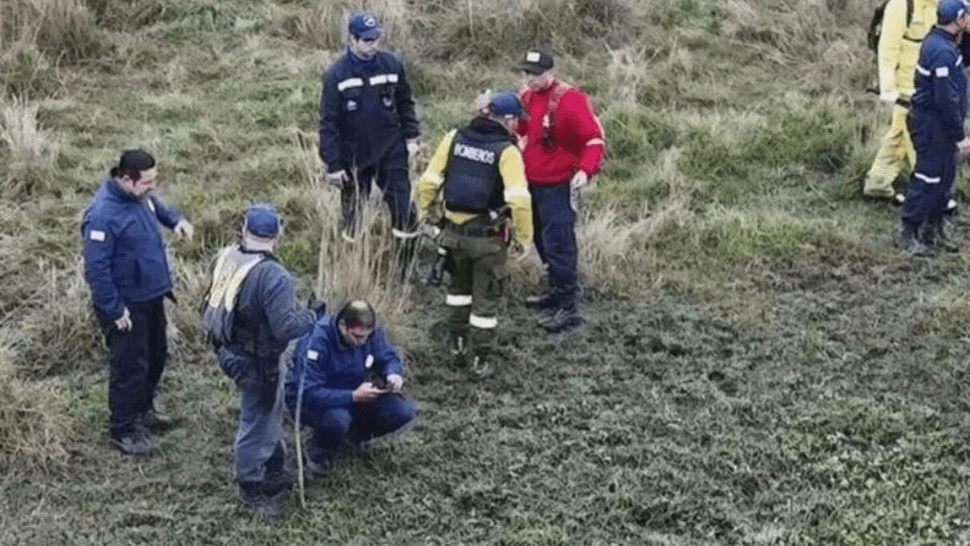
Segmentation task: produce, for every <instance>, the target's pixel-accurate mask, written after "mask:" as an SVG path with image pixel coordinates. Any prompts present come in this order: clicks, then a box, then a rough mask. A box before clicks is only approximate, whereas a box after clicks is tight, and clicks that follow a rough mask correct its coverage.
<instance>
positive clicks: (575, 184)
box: [569, 169, 589, 190]
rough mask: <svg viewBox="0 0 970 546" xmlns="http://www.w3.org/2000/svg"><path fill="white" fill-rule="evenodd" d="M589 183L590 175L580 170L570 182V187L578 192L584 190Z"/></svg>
mask: <svg viewBox="0 0 970 546" xmlns="http://www.w3.org/2000/svg"><path fill="white" fill-rule="evenodd" d="M587 182H589V175H588V174H586V171H584V170H582V169H580V170H578V171H576V174H574V175H573V178H572V180H570V181H569V187H570V188H572V189H574V190H578V189H581V188H584V187H585V186H586V183H587Z"/></svg>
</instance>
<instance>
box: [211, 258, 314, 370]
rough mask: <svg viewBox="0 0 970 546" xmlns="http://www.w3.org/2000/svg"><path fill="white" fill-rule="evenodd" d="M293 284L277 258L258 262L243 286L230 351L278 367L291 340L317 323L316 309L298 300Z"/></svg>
mask: <svg viewBox="0 0 970 546" xmlns="http://www.w3.org/2000/svg"><path fill="white" fill-rule="evenodd" d="M293 285H294V283H293V276H292V275H290V273H289V271H287V270H286V268H284V267H283V266H282V265H281V264H280V263H279V262H277V261H276V260H275V259H273V258H268V259H265V260H263V261H262V262H260V263H258V264H256V265H255V266H254V267H253V269H252V271H250V272H249V274H248V275H246V280H245V282H243V285H242V287H241V288H240V289H239V296H238V297H237V299H236V304H235V306H234V311H233V321H232V339H231V341H230V342H229V343H228V344H226V350H228V351H230V352H232V353H234V354H236V355H239V356H242V357H244V358H247V359H249V360H257V361H265V362H266V363H267V364H268V368H274V369H275V365H276V363H277V361H278V359H279V356H280V354H282V353H283V351H284V350H285V349H286V345H287V343H289V341H290V340H291V339H295V338H297V337H300V336H301V335H303V334H304V333H306V331H307V330H309V329H310V326H311V325H312V324H313V319H314V314H313V311H310V310H309V309H307V308H306V306H304V305H303V304H302V303H300V302H299V301H297V299H296V292H295V290H294V287H293Z"/></svg>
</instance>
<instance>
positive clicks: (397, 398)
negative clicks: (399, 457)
mask: <svg viewBox="0 0 970 546" xmlns="http://www.w3.org/2000/svg"><path fill="white" fill-rule="evenodd" d="M417 413H418V406H417V404H416V403H415V402H414V400H411V399H410V398H408V397H407V396H405V395H403V394H401V393H399V392H388V393H384V394H382V395H380V396H378V397H377V399H376V400H374V401H373V402H369V403H358V402H355V403H354V404H353V405H352V406H351V408H350V409H346V408H331V409H328V410H324V411H322V412H320V413H317V414H307V412H303V417H304V422H305V423H306V424H307V425H309V426H310V427H311V428H312V429H313V441H312V442H311V443H310V445H309V446H308V449H307V451H308V453H307V454H308V455H309V457H310V458H311V459H313V460H314V461H326V460H333V458H335V457H336V456H337V455H338V454H339V453H340V451H341V449H343V448H345V447H356V446H359V445H360V444H361V443H362V442H366V441H368V440H371V439H373V438H377V437H380V436H384V435H385V434H389V433H392V432H395V431H397V430H400V429H402V428H404V427H406V426H407V425H408V424H409V423H411V422H412V421H413V420H414V418H415V416H416V415H417Z"/></svg>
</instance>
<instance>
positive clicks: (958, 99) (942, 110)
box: [899, 0, 970, 254]
mask: <svg viewBox="0 0 970 546" xmlns="http://www.w3.org/2000/svg"><path fill="white" fill-rule="evenodd" d="M968 23H970V10H968V6H967V5H966V4H965V3H964V2H963V0H941V1H940V3H939V5H938V6H937V25H936V26H935V27H933V29H932V30H931V31H930V33H929V34H928V35H927V36H926V38H925V39H924V40H923V45H922V47H921V48H920V56H919V62H918V63H917V65H916V74H915V87H916V91H915V93H914V94H913V98H912V100H911V103H910V113H909V118H908V123H909V132H910V134H911V135H912V138H913V146H914V147H915V149H916V168H915V169H914V170H913V174H912V175H910V178H909V183H908V184H907V187H906V201H905V204H904V205H903V208H902V210H901V212H900V240H899V242H900V245H901V246H903V247H904V248H907V249H911V250H913V251H915V252H916V253H920V254H923V253H933V252H935V251H936V250H938V249H939V248H940V247H941V246H942V244H943V241H942V228H943V221H944V215H945V210H946V204H947V200H948V198H949V194H950V189H951V188H952V186H953V179H954V177H955V175H956V167H957V154H965V153H967V151H968V150H970V139H968V138H967V136H966V134H965V133H964V128H963V122H964V119H965V118H966V114H967V79H966V73H965V72H964V60H963V58H962V56H961V54H960V50H959V48H958V43H959V41H960V38H961V35H962V34H963V32H965V31H966V29H967V26H968Z"/></svg>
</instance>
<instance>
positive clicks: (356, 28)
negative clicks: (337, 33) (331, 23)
mask: <svg viewBox="0 0 970 546" xmlns="http://www.w3.org/2000/svg"><path fill="white" fill-rule="evenodd" d="M347 31H348V32H350V35H351V36H355V37H357V38H366V39H369V40H376V39H378V38H380V37H381V36H383V35H384V29H383V28H382V27H381V23H380V22H379V21H378V20H377V16H376V15H374V14H373V13H371V12H369V11H355V12H353V13H351V14H350V17H349V18H348V19H347Z"/></svg>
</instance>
